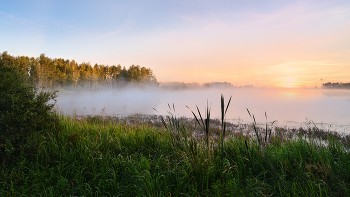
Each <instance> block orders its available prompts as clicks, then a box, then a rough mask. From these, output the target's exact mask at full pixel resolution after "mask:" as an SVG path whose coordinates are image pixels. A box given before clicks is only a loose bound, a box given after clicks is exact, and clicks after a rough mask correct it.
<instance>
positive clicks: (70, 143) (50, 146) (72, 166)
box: [0, 116, 350, 196]
mask: <svg viewBox="0 0 350 197" xmlns="http://www.w3.org/2000/svg"><path fill="white" fill-rule="evenodd" d="M60 121H61V123H62V125H63V130H62V132H60V133H58V134H56V133H55V132H53V133H52V134H49V135H43V134H42V133H37V134H36V135H34V136H33V140H35V141H38V142H40V144H41V146H40V148H39V150H38V156H37V159H36V160H35V161H33V162H29V161H27V160H22V161H21V162H20V163H19V165H18V166H17V167H16V168H11V170H4V169H3V168H1V166H0V170H1V172H0V193H2V194H4V195H5V196H31V195H34V196H348V195H349V192H350V190H349V188H350V153H349V152H348V151H347V150H346V149H344V147H343V146H342V145H340V144H339V143H338V142H337V141H334V140H332V139H329V140H328V141H327V142H328V146H324V145H322V143H319V142H317V141H314V140H311V139H310V140H305V139H303V138H297V139H289V140H288V141H285V142H284V143H283V144H279V145H277V144H275V143H269V144H267V145H266V147H264V148H260V146H259V144H258V142H257V141H256V140H255V138H254V139H253V138H251V139H245V138H241V137H236V138H233V137H228V138H227V140H225V142H224V146H223V147H220V146H219V145H218V144H217V145H215V146H212V147H211V148H210V149H209V151H210V154H209V155H210V157H209V158H208V154H207V146H206V142H205V141H200V140H199V141H194V142H193V141H192V140H189V141H188V142H187V143H185V139H184V138H183V140H182V141H177V143H182V145H179V144H176V143H172V141H173V139H172V135H171V133H170V132H171V131H167V130H164V129H155V128H153V127H149V126H147V125H137V126H130V125H127V124H114V123H113V122H109V123H108V122H104V123H103V124H102V123H93V122H91V123H89V122H87V121H86V120H84V119H79V120H78V119H71V118H70V117H63V116H62V117H60ZM168 128H169V127H168ZM179 128H180V129H181V127H179ZM49 133H50V132H49ZM180 134H181V132H180ZM276 138H278V136H276ZM276 141H278V140H277V139H276ZM213 143H214V142H213ZM184 147H189V148H184ZM190 147H192V148H190ZM221 148H223V153H224V154H223V155H222V151H221ZM221 161H222V162H221Z"/></svg>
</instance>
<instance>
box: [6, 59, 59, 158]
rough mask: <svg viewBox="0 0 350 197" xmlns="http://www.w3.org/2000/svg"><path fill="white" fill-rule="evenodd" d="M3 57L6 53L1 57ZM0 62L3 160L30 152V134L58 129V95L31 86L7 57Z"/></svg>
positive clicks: (20, 70)
mask: <svg viewBox="0 0 350 197" xmlns="http://www.w3.org/2000/svg"><path fill="white" fill-rule="evenodd" d="M2 55H3V54H2ZM2 57H4V56H1V59H0V73H1V77H0V157H1V159H2V161H1V162H4V161H5V160H4V159H5V158H6V157H15V156H16V155H20V153H25V154H27V153H30V150H33V146H31V145H30V144H31V143H28V142H29V138H28V137H30V135H31V134H33V133H34V132H37V131H41V130H45V129H49V128H51V127H52V126H54V127H56V128H57V127H58V126H59V124H58V121H57V116H56V115H55V114H54V112H53V107H54V105H53V104H48V102H49V101H50V100H51V99H55V97H56V92H44V91H38V90H37V89H36V88H35V87H33V86H31V85H30V84H29V83H30V82H29V80H28V79H27V77H26V74H24V73H23V71H22V69H21V68H19V66H17V65H9V64H10V63H9V61H8V59H7V57H6V54H5V58H2Z"/></svg>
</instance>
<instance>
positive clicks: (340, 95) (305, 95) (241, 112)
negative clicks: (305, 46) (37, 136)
mask: <svg viewBox="0 0 350 197" xmlns="http://www.w3.org/2000/svg"><path fill="white" fill-rule="evenodd" d="M221 94H223V95H224V96H225V98H226V99H227V100H228V98H229V97H230V96H231V95H232V101H231V104H230V108H229V110H228V112H227V118H228V119H230V120H231V121H232V122H240V123H250V122H251V119H250V117H249V115H248V113H247V108H248V109H249V111H250V112H251V113H253V114H254V115H255V117H256V120H257V121H258V122H262V123H264V122H265V121H266V120H265V115H264V114H265V112H266V113H267V116H268V121H273V120H277V121H278V123H277V124H278V125H287V126H290V127H298V125H299V126H302V125H303V124H305V123H306V122H307V121H306V120H312V121H313V122H314V123H315V124H316V125H318V126H322V127H330V128H332V129H333V128H338V131H339V132H344V130H345V128H349V125H350V102H349V101H350V91H349V90H325V89H267V88H233V89H232V88H231V89H197V90H191V89H188V90H162V89H128V90H118V91H116V90H114V91H107V92H80V93H75V92H71V93H69V92H65V93H63V92H61V93H59V97H58V98H57V106H58V108H59V109H60V110H62V111H63V112H64V113H66V114H72V113H76V114H78V115H98V114H100V113H101V112H102V111H103V112H104V113H106V114H110V115H126V114H132V113H144V114H157V113H156V112H155V111H154V110H153V108H155V109H157V111H158V112H160V113H161V114H164V115H165V114H167V111H168V103H170V104H174V105H175V108H176V115H178V116H186V117H192V114H191V112H190V110H189V109H188V108H186V106H189V107H190V108H191V109H195V108H196V105H197V106H198V107H199V109H200V110H204V108H205V106H206V104H207V101H208V102H209V104H210V106H211V116H212V117H214V118H219V116H220V95H221Z"/></svg>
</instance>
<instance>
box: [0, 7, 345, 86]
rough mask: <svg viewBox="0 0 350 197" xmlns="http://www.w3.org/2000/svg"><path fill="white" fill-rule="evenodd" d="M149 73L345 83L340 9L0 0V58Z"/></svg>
mask: <svg viewBox="0 0 350 197" xmlns="http://www.w3.org/2000/svg"><path fill="white" fill-rule="evenodd" d="M3 51H8V53H9V54H10V55H15V56H22V55H24V56H30V57H39V56H40V54H42V53H45V54H46V56H47V57H50V58H64V59H70V60H73V59H74V60H75V61H77V62H78V63H82V62H90V63H91V64H92V65H93V64H95V63H98V64H104V65H118V64H120V65H121V66H125V67H129V66H130V65H132V64H134V65H140V66H144V67H147V68H151V69H152V70H153V73H154V75H155V76H156V77H157V79H158V81H159V82H197V83H207V82H230V83H232V84H233V85H237V86H243V85H254V87H286V88H295V87H315V86H316V85H317V86H321V84H322V82H343V83H349V82H350V1H348V0H339V1H338V0H311V1H309V0H303V1H293V0H285V1H282V0H265V1H261V0H247V1H241V0H227V1H226V0H222V1H220V0H191V1H188V0H162V1H160V0H159V1H157V0H142V1H141V0H128V1H112V0H111V1H108V0H99V1H92V0H74V1H68V0H54V1H50V0H45V1H39V0H32V1H27V0H14V1H0V52H3Z"/></svg>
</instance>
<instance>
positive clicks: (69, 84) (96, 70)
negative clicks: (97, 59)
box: [0, 51, 158, 90]
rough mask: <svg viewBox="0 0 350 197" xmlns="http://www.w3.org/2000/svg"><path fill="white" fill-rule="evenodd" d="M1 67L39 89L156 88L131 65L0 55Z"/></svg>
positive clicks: (145, 72)
mask: <svg viewBox="0 0 350 197" xmlns="http://www.w3.org/2000/svg"><path fill="white" fill-rule="evenodd" d="M0 63H2V64H4V65H7V66H14V67H17V68H19V69H20V70H21V71H22V72H23V73H25V76H26V77H28V79H29V81H31V82H32V83H33V84H35V85H36V86H38V87H42V88H55V89H57V88H74V89H77V88H83V89H89V90H101V89H113V88H120V87H123V86H125V85H127V84H137V85H158V82H157V79H156V77H155V76H154V75H153V72H152V70H151V69H150V68H145V67H140V66H139V65H137V66H135V65H132V66H130V67H129V68H128V69H126V68H125V66H124V67H121V66H120V65H117V66H115V65H112V66H108V65H101V64H95V65H94V66H92V65H90V63H86V62H83V63H81V64H78V63H77V62H75V61H74V60H68V59H67V60H66V59H62V58H58V59H57V58H55V59H51V58H49V57H46V56H45V54H41V55H40V57H37V58H34V57H27V56H17V57H15V56H11V55H9V54H8V52H7V51H5V52H3V53H0Z"/></svg>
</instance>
